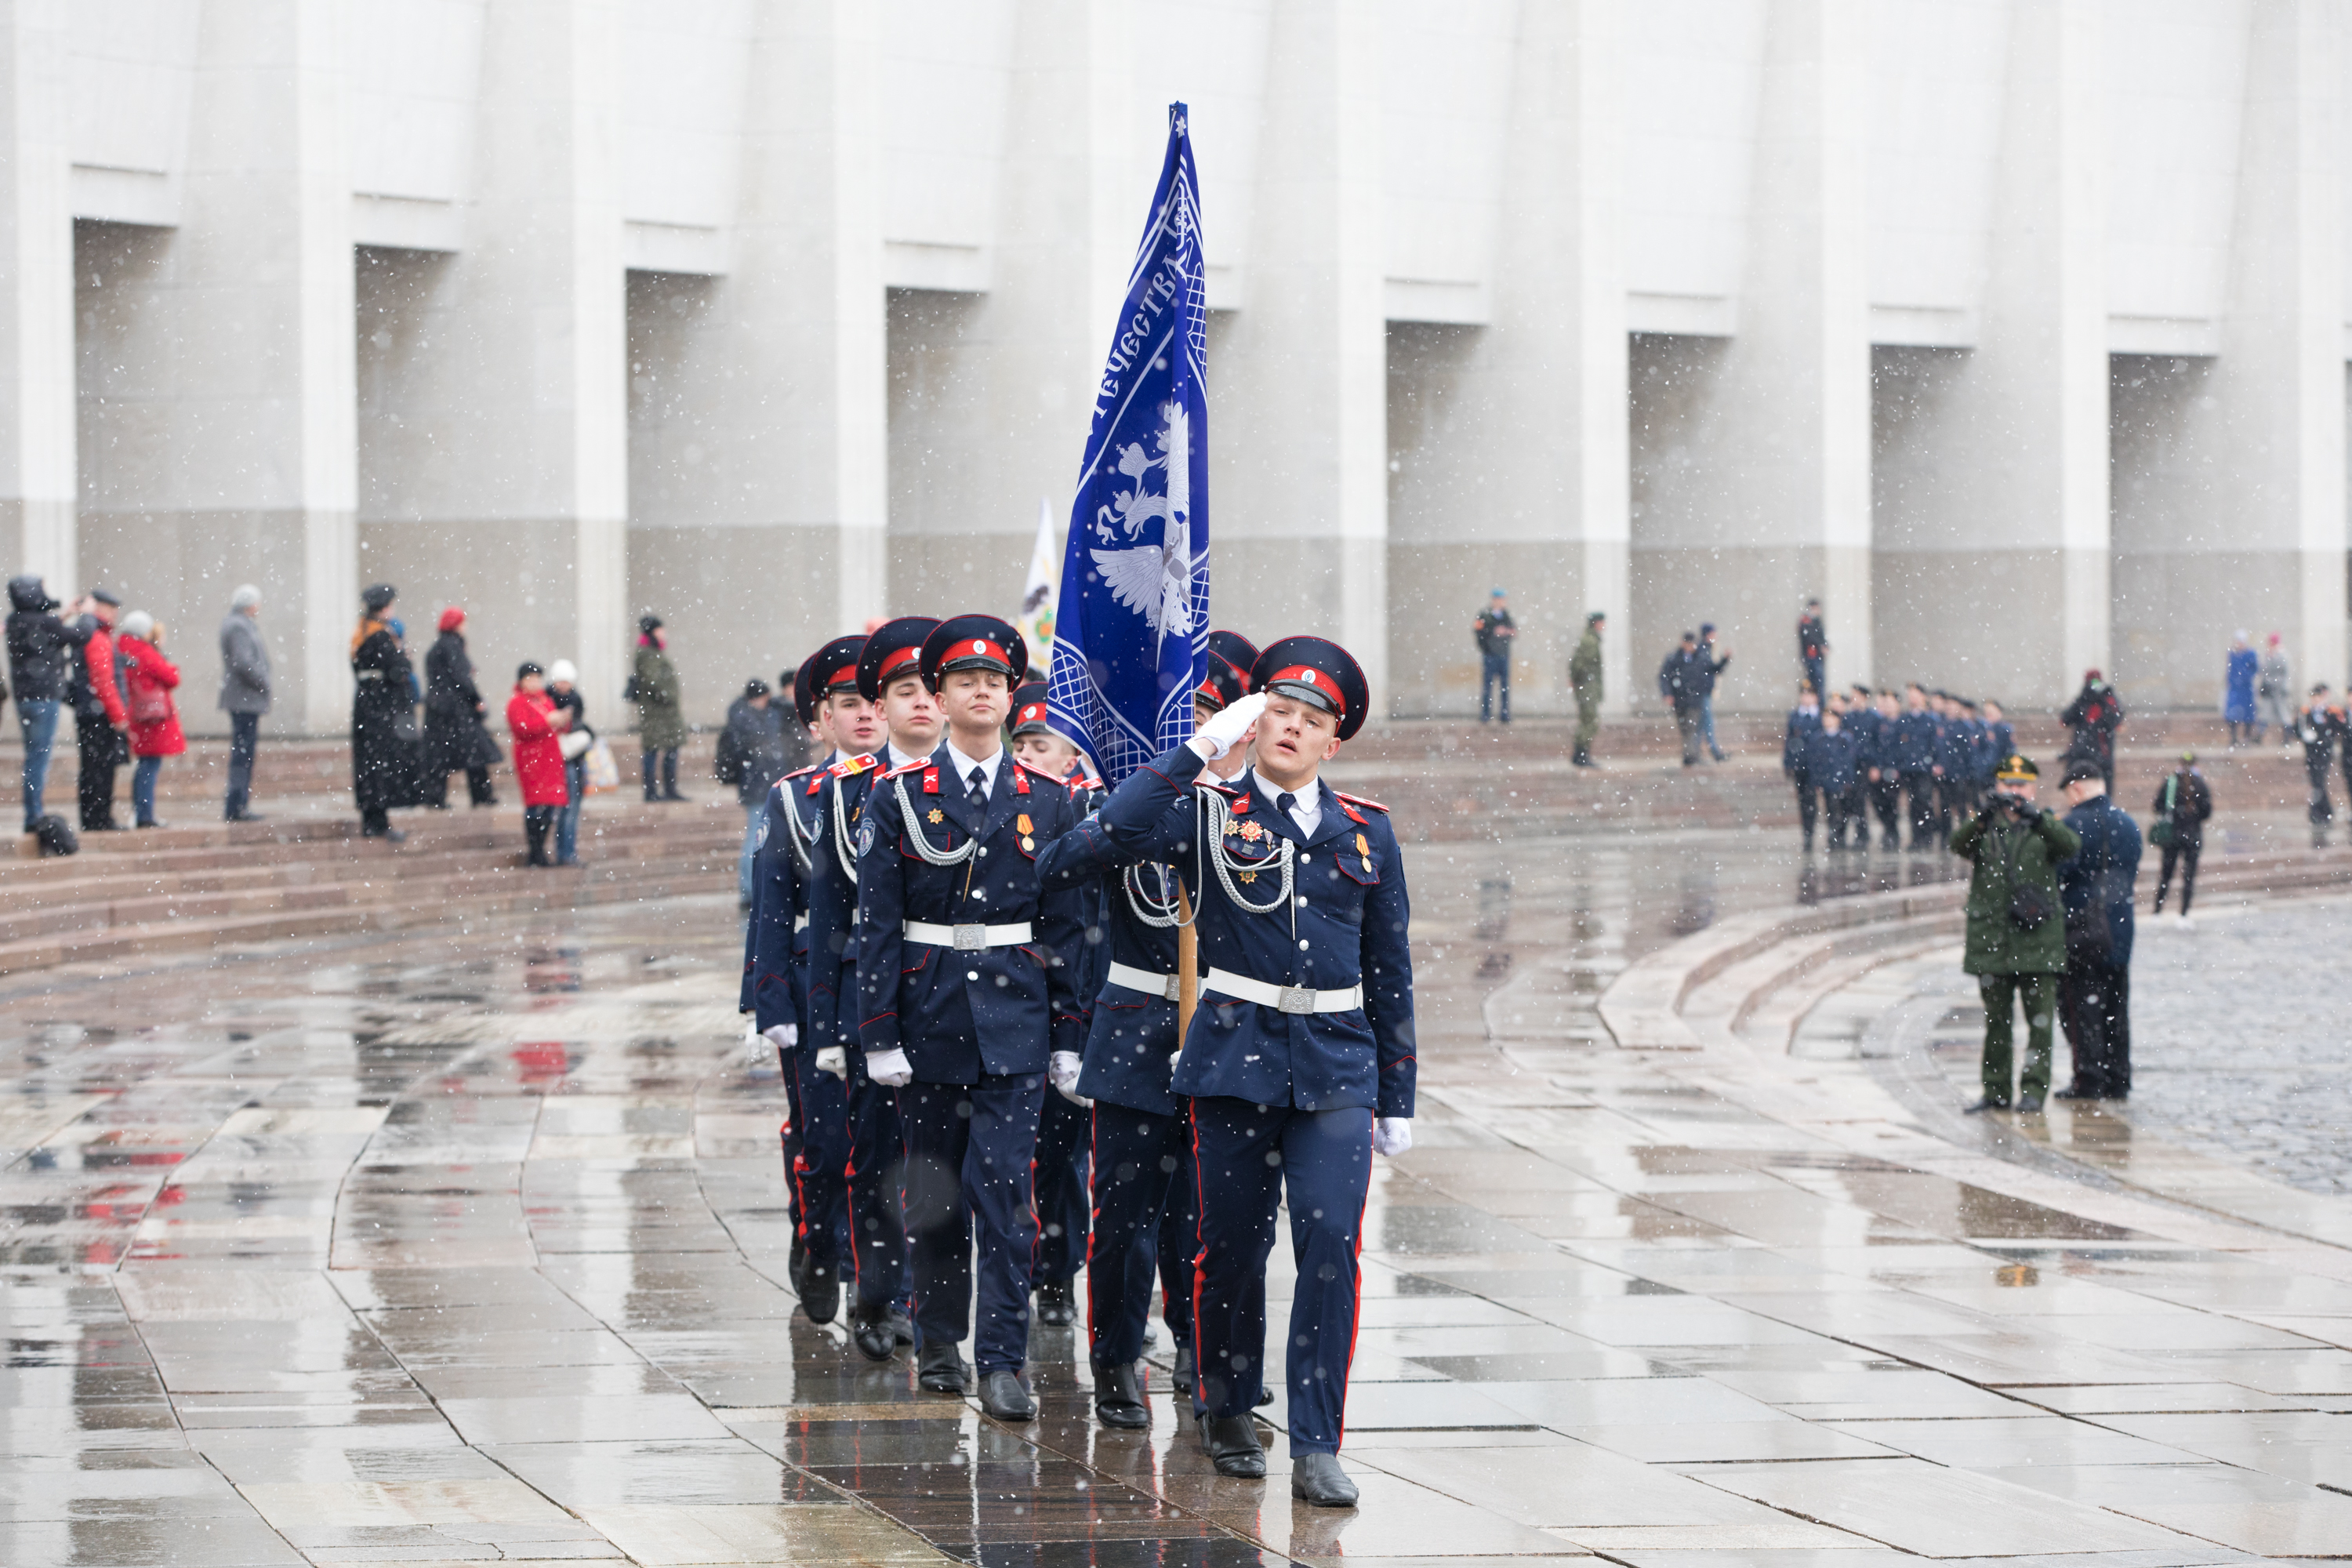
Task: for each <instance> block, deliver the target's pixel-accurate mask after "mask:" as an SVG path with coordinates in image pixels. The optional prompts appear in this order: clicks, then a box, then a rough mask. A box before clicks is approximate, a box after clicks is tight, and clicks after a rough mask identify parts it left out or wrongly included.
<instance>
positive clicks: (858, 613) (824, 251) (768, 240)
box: [629, 0, 888, 711]
mask: <svg viewBox="0 0 2352 1568" xmlns="http://www.w3.org/2000/svg"><path fill="white" fill-rule="evenodd" d="M750 69H751V91H750V92H749V93H748V94H747V95H746V98H745V114H746V122H745V126H744V132H743V174H742V182H743V183H742V190H741V203H740V208H739V209H738V216H737V222H736V226H735V233H734V243H733V246H732V256H731V258H730V267H729V270H728V273H727V275H726V276H725V277H724V278H722V279H718V280H717V281H716V282H715V284H713V285H712V287H711V289H710V291H709V308H708V309H707V310H703V311H701V312H700V313H699V314H698V317H697V318H696V320H695V321H694V324H693V326H692V327H691V328H690V329H689V335H688V342H686V343H685V345H684V349H683V353H682V354H681V355H680V357H679V360H678V362H677V365H676V371H677V385H678V393H677V396H678V397H679V398H680V399H681V400H682V402H683V407H682V408H680V409H679V410H678V412H679V414H680V415H681V417H677V418H675V419H673V420H670V421H667V422H666V423H665V424H664V426H662V431H661V434H660V436H659V437H657V438H656V442H657V449H656V450H653V451H645V450H644V448H642V447H641V448H640V450H641V453H642V455H643V456H644V457H645V458H646V459H647V463H648V468H650V469H651V470H652V471H653V472H656V473H658V475H659V476H660V483H659V485H658V486H657V487H656V486H649V485H646V484H644V483H635V484H633V486H632V491H633V494H632V504H631V508H630V517H631V526H630V530H629V553H630V560H629V570H630V577H631V583H632V587H633V593H634V597H635V600H637V601H639V602H646V603H660V604H665V605H685V604H692V605H697V606H698V619H699V620H700V621H701V622H702V623H703V625H704V626H706V627H708V628H709V633H708V634H706V635H712V634H715V635H717V636H719V638H720V640H719V641H718V642H716V643H715V644H714V645H713V646H712V647H709V648H708V649H706V650H703V655H704V656H703V657H702V658H699V659H698V668H701V669H707V670H719V669H722V668H723V669H724V670H725V671H727V672H729V674H730V676H731V677H732V678H733V679H740V678H741V676H742V675H743V674H744V673H745V672H746V671H751V670H763V671H771V672H772V671H779V670H782V669H783V668H786V667H787V666H789V665H794V664H797V663H798V662H799V661H800V660H801V659H803V658H806V657H807V655H808V653H809V651H810V650H811V649H813V648H814V647H816V645H817V644H819V643H820V642H823V641H824V639H826V638H828V637H835V636H837V635H839V634H840V633H842V632H845V631H856V630H858V629H860V628H862V627H863V626H865V624H866V621H867V619H869V618H870V617H873V616H879V615H881V614H883V613H884V607H885V604H886V599H885V574H886V567H887V562H886V559H885V554H884V535H883V525H884V521H885V519H886V516H887V510H888V471H887V423H886V421H887V395H886V391H885V387H884V381H883V376H884V369H885V365H886V363H887V339H886V331H885V314H884V309H883V284H882V218H881V177H880V175H881V170H880V154H881V133H882V119H881V102H880V85H881V84H880V42H879V33H878V24H877V18H876V14H875V10H874V7H873V6H871V5H867V4H866V3H865V0H772V3H771V4H768V5H764V6H763V7H762V8H761V13H760V19H759V31H758V33H757V35H756V36H755V37H754V39H753V42H752V47H751V61H750ZM634 477H635V478H637V479H643V478H645V477H646V476H634ZM656 490H657V492H658V493H654V492H655V491H656ZM703 684H704V685H705V686H706V688H707V689H705V690H704V691H702V692H701V693H699V694H698V708H699V710H703V711H709V710H712V709H713V707H714V704H715V703H718V702H719V700H721V699H723V698H724V697H725V696H726V695H728V693H727V692H726V691H725V690H724V689H722V688H719V687H714V686H710V685H709V681H707V680H706V681H705V682H704V683H703Z"/></svg>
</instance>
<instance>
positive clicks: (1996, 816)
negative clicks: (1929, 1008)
mask: <svg viewBox="0 0 2352 1568" xmlns="http://www.w3.org/2000/svg"><path fill="white" fill-rule="evenodd" d="M2041 773H2042V770H2041V769H2039V768H2037V767H2035V766H2034V765H2033V763H2032V761H2031V760H2030V759H2028V758H2025V757H2021V756H2012V757H2010V758H2008V759H2006V760H2005V761H2003V762H2002V763H2001V765H2000V773H1998V774H1997V775H1995V778H1994V781H1993V796H1992V798H1991V799H1990V801H1988V802H1987V803H1986V804H1985V808H1984V809H1983V810H1982V811H1980V812H1979V813H1978V814H1977V816H1976V817H1975V819H1974V820H1972V821H1970V822H1969V824H1968V825H1967V826H1964V827H1962V828H1961V829H1960V830H1959V831H1958V833H1955V834H1953V835H1952V853H1953V854H1955V855H1957V856H1958V857H1959V858H1961V859H1963V860H1967V861H1969V862H1970V863H1971V864H1972V865H1973V866H1974V867H1975V870H1974V871H1973V872H1972V873H1971V874H1970V876H1969V909H1968V919H1969V934H1968V949H1967V957H1966V959H1965V961H1964V962H1963V963H1962V964H1961V968H1962V969H1964V970H1966V971H1967V972H1968V973H1970V974H1973V975H1975V976H1976V977H1977V991H1978V994H1979V995H1980V996H1982V997H1983V999H1984V1010H1985V1033H1984V1073H1983V1076H1984V1098H1983V1099H1981V1100H1978V1101H1977V1102H1976V1103H1975V1104H1974V1105H1971V1106H1969V1110H1971V1111H1979V1110H2007V1109H2008V1108H2009V1103H2010V1098H2009V1093H2010V1067H2011V1060H2010V1058H2011V1055H2012V1054H2013V1053H2014V1049H2015V1044H2016V1037H2015V1030H2016V1018H2015V1010H2016V1005H2017V1002H2018V999H2019V997H2020V995H2022V996H2023V999H2024V1002H2025V1026H2026V1031H2027V1033H2026V1048H2025V1071H2024V1074H2023V1076H2022V1078H2021V1080H2020V1081H2019V1083H2018V1086H2017V1090H2018V1093H2017V1109H2018V1110H2026V1111H2034V1110H2041V1109H2042V1098H2043V1097H2044V1096H2045V1095H2047V1094H2048V1093H2049V1092H2050V1022H2051V1018H2052V1016H2053V1015H2054V1014H2055V1013H2056V1012H2057V1008H2058V976H2059V975H2060V974H2061V973H2064V971H2065V968H2066V917H2065V914H2064V912H2063V910H2064V906H2063V904H2062V903H2061V902H2060V900H2059V894H2058V862H2060V861H2061V860H2063V859H2065V858H2067V857H2068V856H2070V855H2073V854H2074V852H2075V851H2076V850H2078V849H2080V848H2082V847H2083V841H2082V839H2081V838H2079V837H2076V836H2075V834H2074V830H2073V829H2072V828H2070V827H2068V826H2066V825H2065V824H2064V823H2063V822H2061V821H2059V820H2058V818H2056V817H2055V816H2052V815H2050V814H2049V813H2048V812H2045V811H2043V810H2042V809H2041V808H2040V807H2038V806H2036V805H2034V804H2033V791H2034V785H2035V784H2036V783H2037V782H2038V781H2039V780H2040V777H2041Z"/></svg>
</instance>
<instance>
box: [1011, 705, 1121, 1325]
mask: <svg viewBox="0 0 2352 1568" xmlns="http://www.w3.org/2000/svg"><path fill="white" fill-rule="evenodd" d="M1045 710H1046V701H1045V682H1044V681H1042V680H1040V681H1033V682H1032V683H1030V684H1029V685H1027V686H1024V687H1023V688H1021V689H1019V690H1018V691H1015V692H1014V693H1013V717H1012V720H1011V722H1010V724H1009V726H1008V728H1009V729H1010V730H1011V731H1012V735H1013V756H1014V758H1015V759H1016V760H1018V761H1020V762H1023V763H1027V764H1028V765H1029V766H1031V767H1033V768H1034V769H1036V770H1037V771H1038V772H1039V773H1050V774H1051V775H1053V776H1054V777H1055V778H1057V779H1063V780H1066V781H1067V782H1069V783H1071V784H1077V785H1079V786H1080V787H1082V788H1084V789H1085V790H1086V791H1087V797H1086V800H1085V801H1084V803H1083V806H1084V809H1085V810H1088V811H1090V810H1092V809H1093V795H1094V790H1095V788H1096V781H1095V780H1093V779H1092V778H1091V777H1089V775H1088V774H1087V771H1086V769H1085V761H1086V759H1085V755H1084V753H1083V752H1080V751H1079V750H1078V748H1077V747H1076V746H1074V745H1072V744H1071V743H1070V741H1069V738H1068V737H1067V736H1066V735H1064V734H1063V733H1062V732H1061V731H1059V730H1056V729H1055V728H1054V726H1053V725H1051V724H1049V723H1047V722H1046V721H1045ZM1040 875H1043V872H1042V870H1041V871H1040ZM1095 892H1096V889H1094V888H1092V887H1087V886H1082V887H1080V888H1079V889H1078V895H1079V900H1080V906H1081V907H1080V910H1079V917H1078V929H1079V930H1080V931H1088V932H1093V931H1098V930H1099V927H1100V925H1101V921H1100V910H1099V909H1098V907H1097V906H1098V904H1099V902H1100V900H1097V898H1096V897H1095ZM1084 958H1085V955H1083V954H1082V955H1081V957H1080V961H1079V963H1078V975H1077V977H1076V982H1075V985H1076V991H1077V993H1078V1002H1079V1011H1080V1012H1081V1013H1082V1014H1083V1013H1084V1012H1085V1010H1086V1005H1087V1003H1088V1002H1090V1001H1091V1000H1092V999H1093V998H1092V994H1091V992H1090V990H1089V988H1088V979H1087V976H1088V974H1089V973H1090V971H1091V969H1092V968H1093V967H1094V966H1092V965H1089V964H1087V963H1086V962H1085V961H1084ZM1035 1163H1036V1171H1037V1194H1036V1196H1037V1229H1038V1247H1037V1266H1036V1269H1035V1271H1034V1276H1033V1278H1032V1280H1031V1283H1032V1285H1033V1286H1034V1289H1035V1290H1036V1294H1037V1321H1039V1322H1040V1323H1043V1324H1045V1326H1046V1327H1047V1328H1054V1329H1066V1328H1068V1327H1069V1326H1070V1325H1071V1324H1072V1323H1074V1322H1076V1321H1077V1317H1078V1309H1077V1293H1076V1289H1074V1288H1073V1286H1072V1284H1071V1281H1073V1280H1075V1279H1077V1277H1078V1270H1079V1269H1080V1268H1084V1267H1085V1266H1086V1261H1087V1237H1088V1235H1089V1234H1090V1231H1091V1226H1089V1225H1088V1223H1087V1218H1088V1216H1087V1167H1088V1165H1089V1163H1090V1147H1089V1139H1088V1137H1087V1113H1086V1111H1085V1110H1083V1109H1082V1108H1081V1107H1080V1106H1079V1104H1078V1102H1077V1101H1076V1100H1074V1099H1073V1098H1071V1097H1070V1096H1068V1095H1066V1094H1049V1095H1047V1096H1045V1109H1044V1110H1043V1111H1041V1112H1040V1113H1039V1115H1038V1118H1037V1158H1036V1162H1035Z"/></svg>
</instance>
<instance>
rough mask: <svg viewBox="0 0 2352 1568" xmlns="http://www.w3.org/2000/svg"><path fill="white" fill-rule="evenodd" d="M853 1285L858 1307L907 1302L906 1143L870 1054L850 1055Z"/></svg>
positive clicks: (894, 1098)
mask: <svg viewBox="0 0 2352 1568" xmlns="http://www.w3.org/2000/svg"><path fill="white" fill-rule="evenodd" d="M845 1098H846V1100H847V1108H848V1119H849V1140H848V1142H849V1171H848V1179H847V1186H848V1189H849V1194H848V1205H847V1206H848V1211H849V1250H848V1258H849V1282H850V1286H851V1288H852V1289H853V1291H854V1292H855V1295H854V1298H853V1299H854V1300H856V1303H857V1305H858V1306H860V1307H863V1308H865V1309H866V1310H868V1311H869V1312H870V1311H873V1310H877V1309H887V1310H891V1311H898V1310H904V1309H905V1308H906V1306H907V1301H908V1282H907V1203H906V1193H905V1191H904V1185H903V1182H902V1180H901V1178H902V1175H903V1173H904V1172H905V1170H906V1163H907V1142H906V1138H905V1136H904V1134H903V1133H902V1132H901V1131H900V1129H899V1126H898V1091H897V1090H896V1089H885V1088H883V1087H882V1086H881V1085H880V1084H877V1083H876V1082H875V1081H874V1080H873V1079H870V1078H867V1077H866V1053H865V1052H863V1051H860V1050H855V1049H853V1050H852V1051H851V1052H850V1053H849V1081H848V1083H847V1084H846V1086H845Z"/></svg>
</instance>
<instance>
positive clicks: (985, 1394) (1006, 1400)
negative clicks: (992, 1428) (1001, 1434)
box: [980, 1372, 1037, 1421]
mask: <svg viewBox="0 0 2352 1568" xmlns="http://www.w3.org/2000/svg"><path fill="white" fill-rule="evenodd" d="M980 1407H981V1409H982V1411H984V1412H986V1413H987V1414H988V1415H993V1416H995V1417H996V1418H997V1419H998V1420H999V1421H1034V1420H1035V1419H1037V1401H1036V1400H1035V1399H1034V1397H1033V1396H1032V1395H1031V1394H1030V1393H1029V1390H1028V1388H1027V1387H1026V1386H1025V1385H1024V1384H1023V1383H1022V1381H1021V1374H1020V1373H1017V1372H992V1373H989V1374H988V1375H987V1376H986V1377H983V1378H982V1379H981V1380H980Z"/></svg>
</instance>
